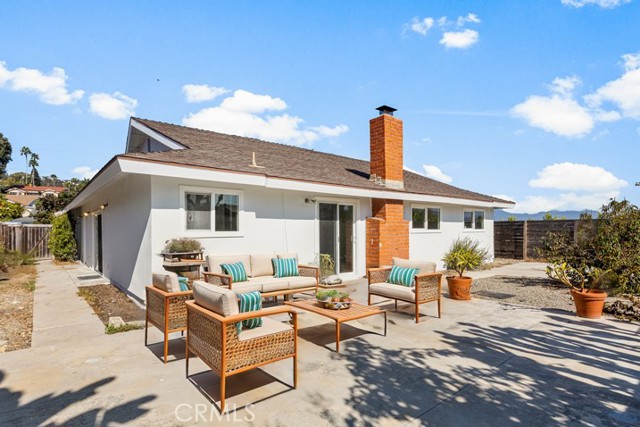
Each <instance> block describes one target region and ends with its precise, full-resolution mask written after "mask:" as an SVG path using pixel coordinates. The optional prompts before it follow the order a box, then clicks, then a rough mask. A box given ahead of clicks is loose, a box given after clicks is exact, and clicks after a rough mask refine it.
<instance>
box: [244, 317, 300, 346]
mask: <svg viewBox="0 0 640 427" xmlns="http://www.w3.org/2000/svg"><path fill="white" fill-rule="evenodd" d="M289 330H291V325H287V324H286V323H282V322H278V321H277V320H274V319H270V318H268V317H266V316H265V317H263V318H262V326H258V327H257V328H253V329H242V332H240V335H238V339H239V340H240V341H246V340H250V339H254V338H260V337H264V336H267V335H271V334H277V333H278V332H284V331H289Z"/></svg>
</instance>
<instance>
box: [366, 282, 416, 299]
mask: <svg viewBox="0 0 640 427" xmlns="http://www.w3.org/2000/svg"><path fill="white" fill-rule="evenodd" d="M369 293H372V294H375V295H382V296H385V297H387V298H393V299H401V300H405V301H415V300H416V294H415V291H414V288H412V287H409V286H402V285H394V284H393V283H387V282H383V283H372V284H371V285H369Z"/></svg>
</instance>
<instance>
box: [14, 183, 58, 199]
mask: <svg viewBox="0 0 640 427" xmlns="http://www.w3.org/2000/svg"><path fill="white" fill-rule="evenodd" d="M65 190H66V189H65V188H64V187H58V186H50V185H24V186H20V187H12V188H10V189H8V190H7V194H13V195H37V196H46V195H47V194H52V195H54V196H56V197H58V195H59V194H60V193H62V192H63V191H65Z"/></svg>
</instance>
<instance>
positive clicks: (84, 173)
mask: <svg viewBox="0 0 640 427" xmlns="http://www.w3.org/2000/svg"><path fill="white" fill-rule="evenodd" d="M72 172H73V173H74V174H76V175H79V176H80V177H81V178H88V179H91V178H93V176H94V175H95V174H97V173H98V169H91V168H90V167H89V166H78V167H77V168H74V169H73V171H72Z"/></svg>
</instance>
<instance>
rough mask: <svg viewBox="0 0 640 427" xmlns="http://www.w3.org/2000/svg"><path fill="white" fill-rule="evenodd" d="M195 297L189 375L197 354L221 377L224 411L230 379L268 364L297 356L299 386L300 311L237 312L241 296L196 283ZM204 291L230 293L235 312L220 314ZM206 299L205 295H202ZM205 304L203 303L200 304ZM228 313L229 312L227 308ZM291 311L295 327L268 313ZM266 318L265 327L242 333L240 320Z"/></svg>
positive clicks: (190, 314) (190, 319) (189, 305)
mask: <svg viewBox="0 0 640 427" xmlns="http://www.w3.org/2000/svg"><path fill="white" fill-rule="evenodd" d="M194 291H195V294H196V295H195V300H194V301H188V302H187V303H186V306H187V345H186V376H187V378H188V377H189V354H190V353H193V354H195V355H196V356H198V357H199V358H200V359H202V361H203V362H204V363H205V364H206V365H207V366H208V367H209V368H211V369H212V370H213V371H214V372H215V373H217V374H218V375H219V376H220V413H222V412H224V407H225V389H226V381H227V378H228V377H230V376H233V375H235V374H239V373H241V372H245V371H248V370H251V369H254V368H257V367H259V366H262V365H266V364H268V363H272V362H277V361H279V360H283V359H288V358H293V388H294V389H295V388H296V387H297V383H298V374H297V354H298V353H297V347H298V345H297V336H298V323H297V314H296V312H295V311H293V310H292V309H291V308H289V307H286V306H285V307H283V306H280V307H270V308H266V309H262V310H259V311H253V312H247V313H237V299H236V296H235V293H234V292H233V291H230V290H227V289H223V288H219V287H215V286H211V285H209V284H207V283H205V282H200V281H196V282H194ZM203 292H209V293H217V294H218V297H219V296H220V295H223V294H224V293H227V295H225V296H223V298H227V301H228V302H225V303H224V304H227V305H228V306H231V305H233V304H235V308H233V309H232V310H230V313H231V314H226V315H223V314H219V313H217V312H216V311H214V310H213V307H211V306H210V305H209V306H208V307H207V305H208V304H205V302H203V301H201V300H200V298H201V295H202V293H203ZM202 298H204V297H202ZM200 304H202V305H200ZM227 313H229V312H228V311H227ZM283 313H288V314H289V316H290V317H291V319H292V326H291V325H289V324H285V323H281V322H277V321H275V320H273V319H269V318H268V317H267V316H273V315H277V314H283ZM255 317H262V318H263V326H261V327H258V328H255V329H250V330H243V331H242V332H241V333H240V334H238V328H237V323H238V322H241V321H243V320H247V319H251V318H255Z"/></svg>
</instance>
